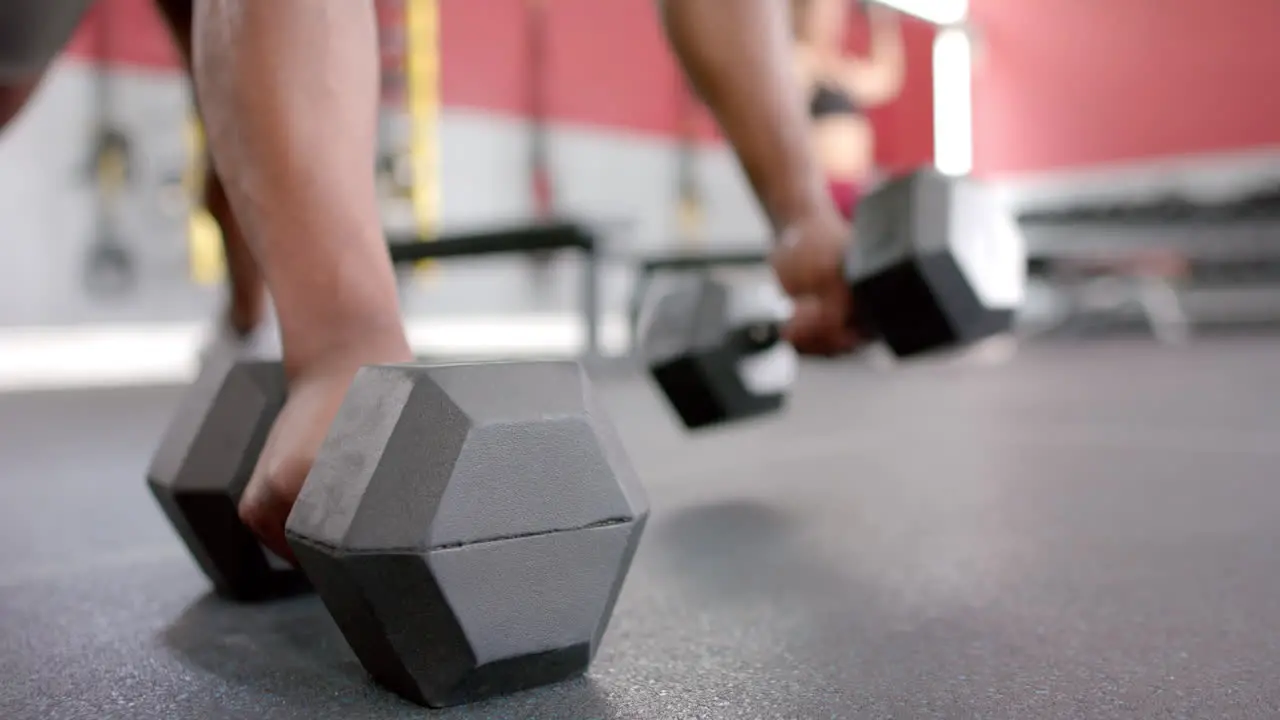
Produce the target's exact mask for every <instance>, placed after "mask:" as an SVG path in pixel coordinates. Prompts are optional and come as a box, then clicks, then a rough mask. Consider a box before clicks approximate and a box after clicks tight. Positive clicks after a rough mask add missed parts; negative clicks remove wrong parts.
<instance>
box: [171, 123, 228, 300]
mask: <svg viewBox="0 0 1280 720" xmlns="http://www.w3.org/2000/svg"><path fill="white" fill-rule="evenodd" d="M187 150H188V152H189V153H190V155H188V158H189V159H188V162H187V170H186V174H185V176H184V177H183V179H182V180H183V182H182V185H183V188H184V189H185V190H186V191H187V199H188V207H189V208H190V209H189V210H188V212H187V266H188V274H189V276H190V278H191V281H192V282H194V283H196V284H197V285H202V286H209V285H217V284H218V283H221V282H222V281H223V278H225V277H226V272H227V260H226V255H225V251H224V250H223V247H222V228H221V227H220V226H219V225H218V222H217V221H216V220H214V219H213V215H211V214H210V213H209V210H208V208H206V207H205V206H204V172H205V167H204V164H205V152H204V130H203V128H201V126H200V119H199V118H198V117H196V116H195V115H194V114H193V115H191V116H190V117H189V118H188V119H187Z"/></svg>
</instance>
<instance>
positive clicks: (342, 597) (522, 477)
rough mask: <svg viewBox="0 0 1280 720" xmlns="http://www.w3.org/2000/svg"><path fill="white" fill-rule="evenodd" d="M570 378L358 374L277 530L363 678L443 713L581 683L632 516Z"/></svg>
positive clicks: (636, 509) (501, 373)
mask: <svg viewBox="0 0 1280 720" xmlns="http://www.w3.org/2000/svg"><path fill="white" fill-rule="evenodd" d="M647 508H648V506H647V501H646V499H645V496H644V492H643V489H642V488H641V486H640V484H639V481H638V479H637V478H636V477H635V475H634V471H633V470H632V468H631V465H630V463H629V461H628V460H627V458H626V455H625V452H624V451H623V448H622V445H621V442H620V441H619V439H618V437H617V436H616V434H615V432H614V430H613V428H612V426H611V424H610V422H609V421H608V419H607V418H606V417H605V414H604V412H603V409H602V407H601V405H600V403H599V401H598V399H597V398H596V397H595V395H594V393H593V391H592V389H591V386H590V384H589V382H588V381H587V379H586V377H585V375H584V374H583V372H582V370H581V368H579V367H578V366H577V365H576V364H574V363H561V362H537V363H491V364H482V365H455V366H442V367H427V366H419V365H390V366H375V367H366V368H364V369H362V370H360V372H359V373H358V374H357V376H356V378H355V380H354V382H353V383H352V386H351V388H350V390H349V391H348V393H347V396H346V398H345V399H344V401H343V404H342V407H341V409H340V410H339V412H338V416H337V419H336V420H335V421H334V424H333V426H332V427H331V429H330V433H329V435H328V437H327V438H326V440H325V443H324V445H323V447H322V448H321V450H320V453H319V456H318V457H317V459H316V462H315V465H314V467H313V469H312V471H311V475H310V476H309V477H308V479H307V483H306V485H305V486H304V487H303V490H302V494H301V495H300V496H299V498H298V502H297V504H296V505H295V507H294V510H293V513H292V514H291V515H290V517H289V522H288V526H287V531H288V536H289V541H290V544H291V546H292V548H293V550H294V552H295V554H296V555H297V557H298V560H299V562H300V563H301V564H302V566H303V568H304V569H305V570H306V571H307V574H308V576H309V577H310V578H311V580H312V582H313V583H314V584H315V585H316V588H317V590H318V591H319V593H320V595H321V597H322V598H323V599H324V602H325V604H326V605H327V606H328V608H329V611H330V612H331V614H332V615H333V617H334V618H335V620H336V621H337V623H338V625H339V627H340V628H341V629H342V632H343V634H344V635H345V636H346V638H347V641H348V642H349V643H350V645H351V647H352V649H353V650H354V651H355V653H356V655H357V656H358V657H359V658H360V660H361V662H362V663H363V664H364V666H365V668H366V669H367V670H368V671H369V673H370V674H371V675H373V676H374V678H376V679H377V680H378V681H380V682H381V683H383V684H384V685H386V686H388V687H390V688H391V689H393V690H395V691H396V692H398V693H400V694H401V695H403V696H405V697H407V698H409V699H411V700H413V701H415V702H418V703H421V704H425V705H429V706H433V707H441V706H447V705H454V704H459V703H463V702H469V701H473V700H477V699H481V698H484V697H487V696H490V695H495V694H500V693H505V692H511V691H514V690H519V689H523V688H528V687H533V686H536V685H541V684H545V683H549V682H554V681H558V680H561V679H563V678H566V677H569V676H572V675H574V674H577V673H580V672H582V671H584V670H585V669H586V667H587V665H588V664H589V663H590V661H591V659H592V657H593V656H594V654H595V652H596V649H597V647H598V646H599V644H600V640H601V637H602V635H603V633H604V631H605V626H606V624H607V622H608V619H609V617H610V615H611V613H612V609H613V605H614V602H615V601H616V599H617V597H618V593H619V590H620V589H621V586H622V583H623V578H624V577H625V575H626V571H627V569H628V567H629V565H630V562H631V558H632V555H633V554H634V552H635V550H636V547H637V545H638V543H639V539H640V535H641V531H642V529H643V526H644V523H645V519H646V517H647V515H648V509H647Z"/></svg>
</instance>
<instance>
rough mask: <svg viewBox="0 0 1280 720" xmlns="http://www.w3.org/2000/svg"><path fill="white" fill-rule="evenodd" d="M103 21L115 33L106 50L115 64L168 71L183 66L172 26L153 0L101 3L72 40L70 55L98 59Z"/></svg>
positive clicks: (121, 0) (97, 4) (120, 0)
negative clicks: (172, 38)
mask: <svg viewBox="0 0 1280 720" xmlns="http://www.w3.org/2000/svg"><path fill="white" fill-rule="evenodd" d="M103 22H105V23H108V27H109V28H110V31H111V39H110V41H109V42H110V44H109V46H108V47H107V48H106V50H107V55H108V58H109V59H110V60H111V61H112V63H113V64H118V65H122V66H129V67H135V68H138V67H140V68H146V69H156V70H166V71H168V70H173V69H176V68H178V67H179V66H180V61H179V58H178V53H177V52H176V51H175V50H174V47H173V43H172V42H171V41H170V39H169V30H168V27H167V26H166V25H165V24H164V21H163V20H161V19H160V16H159V15H158V14H157V13H156V10H155V5H154V3H153V2H152V0H99V2H98V3H96V4H95V5H94V6H93V7H92V8H90V10H89V12H88V14H87V15H86V16H85V19H84V22H83V23H81V25H80V27H79V29H77V30H76V34H75V35H74V36H73V37H72V38H71V44H70V46H69V47H68V48H67V54H68V55H70V56H71V57H75V58H94V57H98V56H99V55H100V53H99V51H98V43H99V42H100V38H99V34H98V30H99V28H100V25H99V23H103Z"/></svg>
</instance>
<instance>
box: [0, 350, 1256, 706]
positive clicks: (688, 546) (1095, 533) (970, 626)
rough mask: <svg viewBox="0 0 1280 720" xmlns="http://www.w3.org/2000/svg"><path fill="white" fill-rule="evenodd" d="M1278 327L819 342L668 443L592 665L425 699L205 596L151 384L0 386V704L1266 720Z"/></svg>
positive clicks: (671, 433)
mask: <svg viewBox="0 0 1280 720" xmlns="http://www.w3.org/2000/svg"><path fill="white" fill-rule="evenodd" d="M1278 360H1280V341H1264V340H1247V341H1219V340H1206V341H1202V342H1201V343H1199V344H1197V345H1195V346H1193V347H1191V348H1189V349H1186V350H1161V349H1157V348H1154V347H1151V346H1150V345H1149V344H1147V343H1143V342H1131V343H1130V342H1107V343H1105V344H1095V345H1085V346H1066V347H1052V348H1049V347H1045V348H1034V349H1030V350H1026V351H1024V352H1023V353H1022V354H1021V355H1020V356H1019V357H1018V358H1017V359H1016V360H1015V361H1014V363H1013V364H1012V365H1008V366H1005V367H1001V368H979V367H966V366H955V365H948V366H936V365H930V366H918V367H913V368H910V369H906V370H902V371H898V372H894V373H888V374H887V373H878V372H874V371H871V370H867V369H860V368H856V367H851V366H850V365H849V364H848V363H825V364H814V365H810V366H807V367H805V368H804V378H803V381H802V382H801V384H800V387H799V388H798V390H797V393H796V396H795V400H794V403H793V404H792V408H791V410H790V412H789V413H788V415H787V416H786V417H785V418H781V419H779V420H776V421H768V422H763V423H759V424H756V425H752V426H749V427H740V428H736V429H733V430H731V431H724V432H717V433H716V434H714V435H707V436H704V437H699V438H694V439H690V438H686V437H682V435H681V434H680V433H679V432H678V431H677V429H676V428H675V427H674V426H673V425H672V424H671V422H670V418H669V416H668V415H667V413H666V410H665V408H664V407H663V406H662V405H661V404H660V403H659V401H658V400H657V399H656V398H655V397H654V396H653V395H652V393H651V390H650V389H649V387H648V386H647V385H646V384H645V383H643V382H641V381H639V380H637V379H635V378H631V379H605V380H602V381H601V384H602V385H603V387H604V388H605V392H606V394H607V395H608V397H609V398H610V399H611V403H612V407H613V408H614V414H615V416H616V419H617V422H618V424H619V426H620V427H621V429H622V431H623V434H624V437H625V438H626V440H627V442H628V445H629V448H630V450H631V452H632V455H633V458H634V460H635V462H636V464H637V465H638V466H639V468H640V470H641V474H642V476H643V477H644V478H645V479H646V480H647V482H648V484H649V487H650V489H651V493H652V496H653V501H654V517H653V519H652V520H651V523H650V525H649V531H648V533H647V535H646V538H645V541H644V543H643V545H642V548H641V551H640V554H639V556H638V557H637V560H636V565H635V567H634V569H633V571H632V573H631V576H630V579H629V580H628V583H627V587H626V590H625V592H624V594H623V597H622V600H621V601H620V603H619V604H618V608H617V614H616V615H615V617H614V621H613V623H612V625H611V627H610V630H609V632H608V634H607V636H606V640H605V645H604V647H603V649H602V650H601V652H600V655H599V658H598V661H597V663H596V664H595V666H594V667H593V670H592V671H591V673H590V674H589V676H588V677H587V678H585V679H582V680H577V681H574V682H570V683H567V684H564V685H561V686H557V687H552V688H546V689H542V690H538V691H534V692H529V693H525V694H521V695H517V696H512V697H509V698H506V699H502V700H497V701H491V702H488V703H485V704H482V705H477V706H473V707H470V708H462V709H454V710H450V711H446V712H438V713H433V712H430V711H426V710H422V709H419V708H417V707H414V706H411V705H409V704H406V703H404V702H402V701H400V700H398V699H396V698H395V697H393V696H391V695H389V694H387V693H385V692H383V691H381V690H379V689H378V688H376V687H374V686H373V685H371V684H370V683H369V682H368V681H367V680H366V679H365V676H364V675H363V673H362V672H361V669H360V666H359V665H358V664H357V662H356V661H355V659H354V657H353V656H352V654H351V653H350V652H349V651H348V650H347V648H346V647H345V645H344V643H343V641H342V638H341V636H340V635H339V634H338V632H337V630H336V629H335V627H334V626H333V624H332V623H331V622H330V620H329V619H328V618H327V616H326V615H325V613H324V612H323V610H322V609H321V606H320V604H319V602H318V601H316V600H314V599H301V600H296V601H290V602H285V603H281V604H276V605H271V606H264V607H253V608H246V607H235V606H232V605H228V604H225V603H222V602H219V601H216V600H214V599H212V598H210V597H209V596H208V595H207V591H206V585H205V582H204V580H203V578H202V576H201V575H199V574H198V572H197V570H196V568H195V566H194V565H193V564H192V563H191V562H190V561H189V560H188V558H187V557H186V556H185V555H184V551H183V550H182V549H181V548H180V546H179V543H178V541H177V539H176V538H175V536H174V535H173V534H172V533H171V532H170V530H169V529H168V527H167V525H166V524H165V523H164V521H163V520H162V519H161V515H160V513H159V511H158V510H157V509H156V507H155V506H154V504H153V502H152V500H151V498H150V496H149V495H148V494H147V493H146V491H145V489H144V485H143V481H142V477H141V475H142V471H143V468H144V466H145V464H146V461H147V458H148V455H149V453H150V452H151V449H152V446H153V444H154V442H155V441H156V438H157V435H158V432H159V430H160V428H161V427H162V425H163V424H164V423H165V420H166V414H167V413H168V412H169V410H170V408H171V406H172V405H173V403H174V401H175V399H176V397H177V390H176V389H173V388H156V389H127V390H105V391H92V392H86V391H80V392H74V393H73V392H67V393H46V394H30V395H10V396H0V459H2V461H3V475H2V477H0V717H4V718H6V719H13V720H20V719H26V718H95V719H96V718H128V719H130V720H145V719H148V718H164V719H166V720H171V719H173V718H224V717H225V718H245V719H247V720H253V719H258V718H299V719H306V720H320V719H322V718H362V719H375V718H400V717H431V716H435V717H441V718H485V719H487V720H499V719H503V720H517V719H523V718H546V719H551V720H573V719H577V718H584V719H585V718H592V719H604V718H645V719H653V720H675V719H684V718H786V719H788V720H818V719H825V718H862V717H865V718H905V719H910V720H915V719H919V718H969V717H983V718H1072V719H1073V720H1076V719H1080V718H1090V719H1096V718H1134V717H1140V718H1246V717H1249V718H1255V717H1256V718H1268V719H1270V718H1275V717H1280V521H1278V520H1277V517H1280V478H1277V476H1276V475H1277V466H1280V362H1277V361H1278Z"/></svg>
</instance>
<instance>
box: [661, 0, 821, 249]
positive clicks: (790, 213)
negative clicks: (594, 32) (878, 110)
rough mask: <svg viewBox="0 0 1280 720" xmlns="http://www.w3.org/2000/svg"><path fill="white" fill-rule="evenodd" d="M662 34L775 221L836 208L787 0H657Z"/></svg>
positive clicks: (779, 224) (779, 222)
mask: <svg viewBox="0 0 1280 720" xmlns="http://www.w3.org/2000/svg"><path fill="white" fill-rule="evenodd" d="M659 2H660V5H661V8H662V15H663V20H664V24H665V26H666V30H667V37H668V39H669V40H670V42H671V46H672V48H673V49H674V50H675V53H676V56H677V57H678V58H679V59H680V62H681V64H682V65H683V66H684V69H685V72H686V74H687V75H688V77H689V80H690V82H691V84H692V85H693V87H694V88H695V89H696V90H697V92H698V93H699V95H701V97H702V99H703V101H704V102H705V103H706V104H707V106H708V107H709V108H710V109H711V111H712V113H713V114H714V115H715V117H716V120H717V121H718V122H719V124H720V127H721V129H722V130H723V132H724V133H725V135H726V136H727V137H728V139H729V142H731V143H732V144H733V146H734V149H735V150H736V151H737V154H738V159H739V162H741V164H742V167H743V170H744V171H745V172H746V174H747V179H748V180H749V181H750V183H751V186H752V188H753V189H754V190H755V193H756V196H757V197H758V198H759V200H760V203H761V205H763V207H764V210H765V213H766V214H767V215H768V216H769V219H770V220H771V222H772V223H773V225H774V227H775V228H778V229H781V228H783V227H785V226H786V225H788V224H790V223H792V222H794V221H796V220H798V219H801V218H804V217H807V216H810V215H812V214H814V213H823V212H834V209H833V207H832V206H831V201H830V198H829V196H828V195H827V193H826V189H825V188H824V187H823V181H822V177H821V173H820V172H819V170H818V167H817V163H816V161H815V159H814V157H813V152H812V149H811V147H810V143H809V132H808V119H807V118H806V117H805V114H804V104H803V102H802V99H801V91H800V87H799V83H798V82H797V78H796V75H795V71H794V68H793V66H792V59H791V53H792V39H791V33H790V26H789V22H790V20H789V13H788V10H787V3H786V2H785V1H784V0H659Z"/></svg>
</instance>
